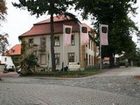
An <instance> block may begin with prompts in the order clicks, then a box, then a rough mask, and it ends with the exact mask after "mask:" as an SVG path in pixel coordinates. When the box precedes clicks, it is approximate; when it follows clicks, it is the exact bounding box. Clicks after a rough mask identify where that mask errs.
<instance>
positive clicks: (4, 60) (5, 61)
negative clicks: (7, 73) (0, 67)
mask: <svg viewBox="0 0 140 105" xmlns="http://www.w3.org/2000/svg"><path fill="white" fill-rule="evenodd" d="M1 64H6V65H7V66H14V67H15V65H14V63H13V61H12V58H11V57H10V56H1Z"/></svg>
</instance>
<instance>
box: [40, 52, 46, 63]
mask: <svg viewBox="0 0 140 105" xmlns="http://www.w3.org/2000/svg"><path fill="white" fill-rule="evenodd" d="M40 64H42V65H45V64H46V55H45V54H41V55H40Z"/></svg>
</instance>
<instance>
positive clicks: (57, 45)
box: [54, 36, 60, 47]
mask: <svg viewBox="0 0 140 105" xmlns="http://www.w3.org/2000/svg"><path fill="white" fill-rule="evenodd" d="M55 38H58V44H56V43H57V42H56V39H55ZM54 46H55V47H60V36H54Z"/></svg>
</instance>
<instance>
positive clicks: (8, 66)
mask: <svg viewBox="0 0 140 105" xmlns="http://www.w3.org/2000/svg"><path fill="white" fill-rule="evenodd" d="M4 70H5V71H8V72H14V71H15V67H14V65H5V68H4Z"/></svg>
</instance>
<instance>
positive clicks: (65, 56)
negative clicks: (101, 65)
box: [19, 16, 98, 70]
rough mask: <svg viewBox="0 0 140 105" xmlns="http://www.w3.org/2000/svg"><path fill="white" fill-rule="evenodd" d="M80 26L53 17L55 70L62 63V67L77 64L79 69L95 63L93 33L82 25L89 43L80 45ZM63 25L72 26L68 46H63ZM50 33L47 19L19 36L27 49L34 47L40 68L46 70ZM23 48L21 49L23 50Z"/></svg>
mask: <svg viewBox="0 0 140 105" xmlns="http://www.w3.org/2000/svg"><path fill="white" fill-rule="evenodd" d="M80 24H81V23H78V22H76V21H74V20H73V19H70V18H67V17H64V16H56V17H54V39H55V47H54V50H55V61H56V68H57V69H59V70H60V69H61V68H62V62H64V66H68V65H69V64H70V63H73V64H79V65H80V68H84V67H87V66H92V65H95V64H96V63H97V58H96V56H97V53H98V51H97V47H96V44H95V43H94V37H95V35H96V34H95V31H94V30H93V29H91V28H90V27H89V26H88V25H86V24H82V25H84V26H86V27H87V30H88V35H89V43H88V44H86V45H82V44H81V41H80V40H81V34H80ZM63 25H70V26H72V36H71V45H70V46H64V45H63V39H64V37H63ZM50 33H51V32H50V19H47V20H44V21H41V22H39V23H36V24H34V25H33V27H32V28H31V29H30V30H29V31H27V32H25V33H24V34H22V35H20V36H19V38H20V39H21V41H22V42H26V43H28V46H29V47H30V46H31V45H35V46H36V48H35V49H36V50H35V54H36V56H37V58H38V63H39V65H40V66H42V67H47V68H51V48H50V44H51V43H50V42H51V41H50ZM23 47H24V46H22V49H24V48H23ZM28 52H29V50H28ZM30 52H31V51H30Z"/></svg>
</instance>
